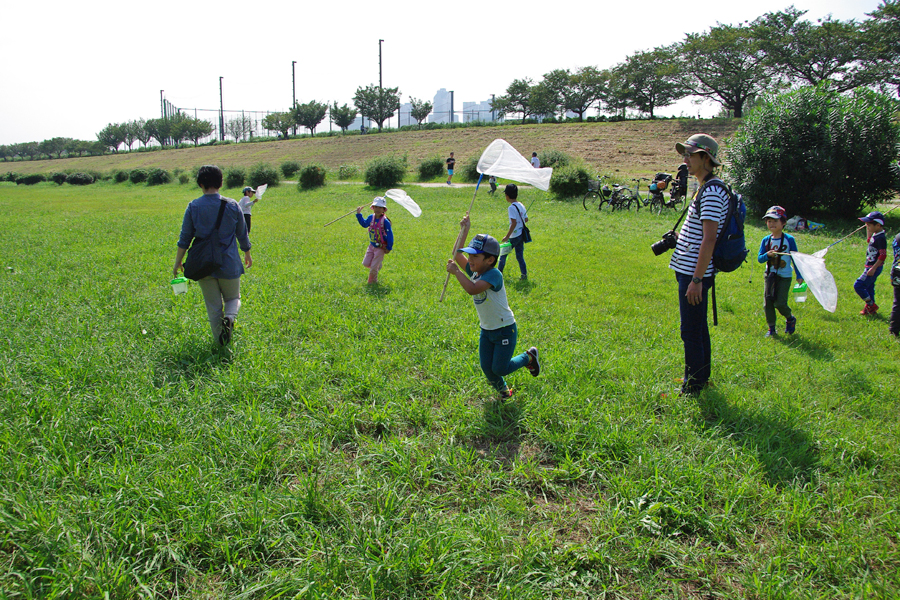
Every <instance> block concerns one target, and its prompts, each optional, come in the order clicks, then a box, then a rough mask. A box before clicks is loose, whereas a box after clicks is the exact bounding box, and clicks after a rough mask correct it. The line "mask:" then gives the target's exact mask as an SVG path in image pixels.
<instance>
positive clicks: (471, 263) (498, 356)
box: [447, 215, 541, 398]
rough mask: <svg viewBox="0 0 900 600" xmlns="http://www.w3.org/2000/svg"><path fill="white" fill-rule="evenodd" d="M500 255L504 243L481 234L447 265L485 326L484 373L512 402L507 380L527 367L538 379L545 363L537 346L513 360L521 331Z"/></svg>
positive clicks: (481, 354) (482, 345) (480, 351)
mask: <svg viewBox="0 0 900 600" xmlns="http://www.w3.org/2000/svg"><path fill="white" fill-rule="evenodd" d="M468 221H469V216H468V215H466V216H465V217H463V220H462V222H461V223H460V225H461V226H462V227H465V228H466V229H468ZM499 255H500V242H498V241H497V240H496V239H495V238H493V237H491V236H489V235H487V234H486V233H479V234H478V235H476V236H475V237H474V238H472V240H471V241H470V242H469V245H468V246H466V247H465V248H460V249H459V250H458V251H457V254H456V256H455V257H454V259H455V260H448V261H447V272H448V273H450V274H452V275H454V276H455V277H456V280H457V281H459V285H460V286H462V288H463V289H464V290H465V291H466V293H467V294H469V295H470V296H472V300H473V301H474V302H475V311H476V312H477V313H478V321H479V323H480V324H481V337H480V338H479V340H478V357H479V361H480V363H481V370H482V371H483V372H484V375H485V376H486V377H487V379H488V382H489V383H490V384H491V385H492V386H493V387H494V389H496V390H497V391H498V392H499V393H500V397H501V398H510V397H511V396H512V395H513V391H512V389H511V388H510V387H509V386H507V385H506V381H505V380H504V379H503V376H504V375H509V374H510V373H512V372H513V371H516V370H518V369H521V368H522V367H525V368H526V369H528V371H529V372H530V373H531V375H532V376H534V377H537V376H538V375H539V374H540V372H541V363H540V362H538V349H537V348H535V347H534V346H532V347H531V348H529V349H528V350H526V351H525V352H522V353H521V354H518V355H516V356H513V354H514V353H515V351H516V338H517V337H518V329H517V328H516V318H515V316H514V315H513V312H512V310H510V308H509V303H508V302H507V300H506V287H504V285H503V273H501V272H500V271H499V269H497V258H498V256H499ZM463 269H465V271H463ZM470 278H471V279H470Z"/></svg>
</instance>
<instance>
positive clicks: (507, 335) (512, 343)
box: [478, 323, 531, 392]
mask: <svg viewBox="0 0 900 600" xmlns="http://www.w3.org/2000/svg"><path fill="white" fill-rule="evenodd" d="M517 335H518V330H517V329H516V324H515V323H513V324H512V325H507V326H506V327H501V328H500V329H491V330H488V329H482V330H481V338H480V339H479V340H478V358H479V360H480V361H481V370H482V371H484V375H485V377H487V380H488V382H489V383H490V384H491V385H492V386H494V389H496V390H497V391H498V392H502V391H503V390H505V389H507V386H506V381H504V380H503V376H504V375H509V374H510V373H512V372H513V371H516V370H518V369H521V368H522V367H524V366H525V365H527V364H528V361H529V360H531V359H530V357H529V356H528V354H527V353H525V352H523V353H522V354H519V355H518V356H516V357H513V353H514V352H515V351H516V337H517Z"/></svg>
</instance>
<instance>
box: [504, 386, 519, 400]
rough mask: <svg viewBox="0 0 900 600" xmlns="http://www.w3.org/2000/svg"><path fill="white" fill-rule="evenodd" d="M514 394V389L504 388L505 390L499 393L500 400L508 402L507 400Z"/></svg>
mask: <svg viewBox="0 0 900 600" xmlns="http://www.w3.org/2000/svg"><path fill="white" fill-rule="evenodd" d="M515 393H516V391H515V390H514V389H512V388H506V389H505V390H503V391H501V392H500V399H501V400H508V399H510V398H512V397H513V394H515Z"/></svg>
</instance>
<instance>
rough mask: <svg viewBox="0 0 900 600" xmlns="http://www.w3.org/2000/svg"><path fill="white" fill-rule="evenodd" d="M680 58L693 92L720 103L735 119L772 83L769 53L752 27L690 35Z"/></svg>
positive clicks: (720, 27)
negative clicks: (767, 53) (747, 104)
mask: <svg viewBox="0 0 900 600" xmlns="http://www.w3.org/2000/svg"><path fill="white" fill-rule="evenodd" d="M681 58H682V60H683V61H684V67H685V85H686V86H688V89H689V90H690V92H691V93H692V94H694V95H697V96H702V97H704V98H709V99H710V100H713V101H715V102H718V103H719V104H721V105H722V106H723V107H725V108H726V109H727V110H730V111H733V112H734V116H735V117H742V116H743V115H744V104H746V103H747V102H748V101H749V100H753V99H754V98H756V97H758V96H760V95H762V93H764V92H766V91H768V90H769V87H770V84H771V83H772V79H773V78H772V75H771V72H770V70H769V67H768V66H767V63H766V54H765V52H763V50H762V47H761V45H760V43H759V40H758V39H757V38H756V36H755V34H754V31H753V29H752V28H751V27H744V26H738V27H733V26H731V25H717V26H715V27H712V28H711V29H710V30H709V31H708V32H706V33H689V34H688V35H687V36H686V37H685V40H684V43H683V44H682V46H681Z"/></svg>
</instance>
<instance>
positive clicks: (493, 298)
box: [466, 265, 516, 331]
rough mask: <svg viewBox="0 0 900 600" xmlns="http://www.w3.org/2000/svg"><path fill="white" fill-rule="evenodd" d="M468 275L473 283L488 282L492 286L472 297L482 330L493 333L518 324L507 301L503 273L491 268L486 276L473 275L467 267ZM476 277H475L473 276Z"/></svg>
mask: <svg viewBox="0 0 900 600" xmlns="http://www.w3.org/2000/svg"><path fill="white" fill-rule="evenodd" d="M466 274H467V275H469V277H471V278H472V281H481V280H483V281H487V282H488V283H490V284H491V287H489V288H488V289H487V290H485V291H483V292H481V293H480V294H475V295H474V296H472V301H473V302H474V303H475V312H477V313H478V321H479V324H480V325H481V328H482V329H486V330H488V331H493V330H494V329H500V328H501V327H506V326H507V325H512V324H513V323H515V322H516V317H515V315H513V311H512V310H510V308H509V302H508V301H507V300H506V286H505V285H503V273H501V272H500V271H499V270H497V269H496V268H495V267H491V268H490V269H488V270H487V272H486V273H484V275H482V274H480V273H473V272H472V269H471V268H470V267H469V265H466ZM473 275H474V276H473Z"/></svg>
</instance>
